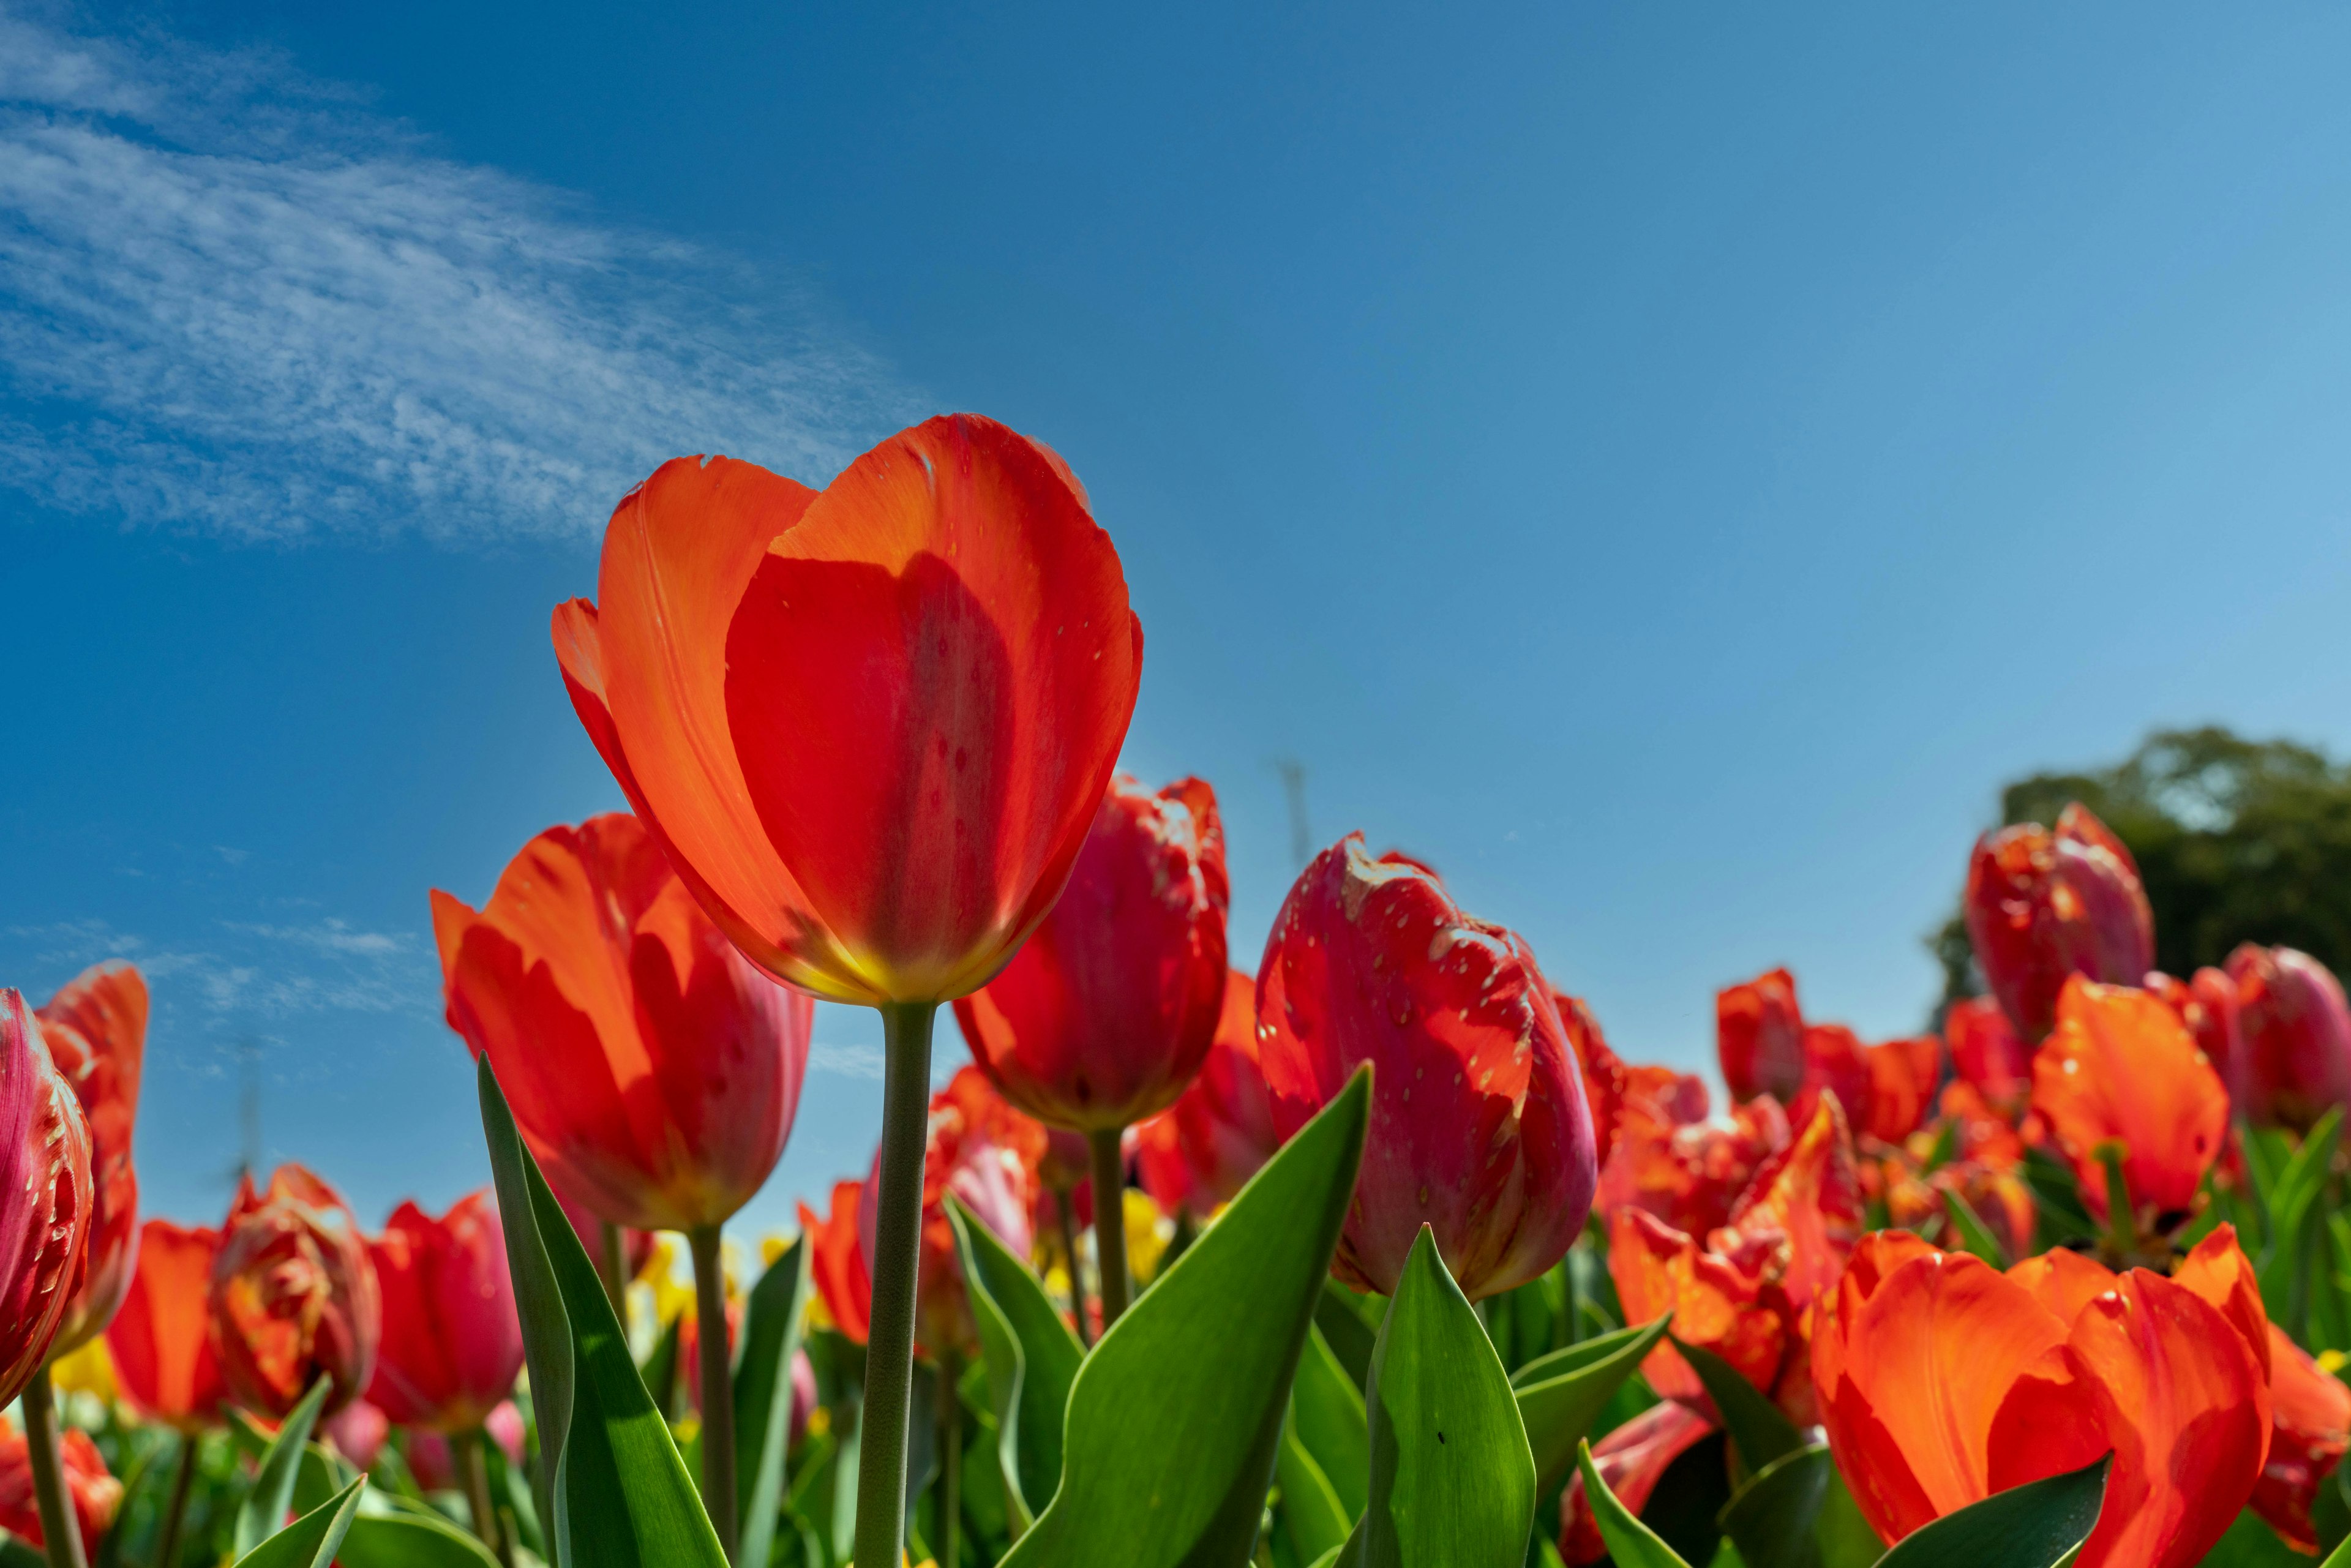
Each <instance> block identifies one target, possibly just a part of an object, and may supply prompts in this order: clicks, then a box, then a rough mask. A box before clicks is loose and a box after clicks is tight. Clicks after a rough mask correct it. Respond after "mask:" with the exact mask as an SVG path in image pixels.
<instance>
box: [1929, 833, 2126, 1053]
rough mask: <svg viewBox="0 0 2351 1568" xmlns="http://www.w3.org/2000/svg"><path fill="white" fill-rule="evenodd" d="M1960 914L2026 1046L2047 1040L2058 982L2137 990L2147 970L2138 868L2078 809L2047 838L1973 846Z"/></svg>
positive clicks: (2004, 837)
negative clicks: (2076, 979) (2075, 978)
mask: <svg viewBox="0 0 2351 1568" xmlns="http://www.w3.org/2000/svg"><path fill="white" fill-rule="evenodd" d="M1963 904H1964V906H1965V909H1966V912H1967V923H1968V937H1969V939H1970V942H1972V943H1973V944H1974V946H1975V954H1976V962H1977V964H1978V965H1979V966H1980V967H1981V968H1982V969H1983V972H1984V978H1985V979H1987V980H1988V981H1990V982H1991V990H1992V995H1994V996H1996V997H1998V998H2000V1005H2001V1007H2002V1008H2003V1009H2006V1010H2007V1012H2008V1016H2009V1019H2010V1020H2011V1022H2013V1023H2014V1024H2015V1025H2016V1028H2017V1032H2018V1033H2020V1034H2021V1035H2022V1036H2023V1037H2024V1039H2025V1040H2028V1041H2037V1040H2040V1039H2041V1037H2042V1036H2043V1035H2045V1034H2047V1033H2048V1032H2049V1030H2050V1026H2051V1024H2052V1023H2053V1021H2054V1019H2055V1013H2056V1007H2057V998H2058V994H2059V992H2060V991H2061V990H2062V989H2063V988H2064V984H2065V979H2066V977H2068V976H2070V975H2082V976H2085V977H2088V978H2090V979H2092V980H2097V981H2101V982H2104V983H2105V984H2108V985H2122V986H2136V985H2137V984H2139V983H2140V982H2141V980H2142V979H2144V978H2145V977H2146V975H2147V970H2149V969H2151V968H2153V967H2155V915H2154V912H2153V910H2152V909H2151V908H2150V907H2149V906H2148V904H2147V891H2146V889H2145V888H2143V887H2142V886H2141V885H2140V884H2139V878H2138V863H2137V862H2136V861H2134V860H2132V859H2131V852H2130V851H2129V850H2127V849H2126V848H2124V847H2123V841H2121V840H2120V839H2118V838H2116V837H2115V835H2114V834H2113V832H2111V831H2109V830H2108V829H2107V827H2106V825H2105V823H2104V822H2101V821H2098V819H2097V818H2096V817H2095V816H2093V815H2091V813H2090V811H2089V810H2088V809H2087V808H2085V806H2083V805H2082V804H2081V803H2080V802H2079V801H2075V802H2074V803H2073V804H2072V805H2069V806H2067V807H2066V808H2065V810H2064V811H2063V812H2061V813H2060V814H2059V815H2058V818H2057V827H2056V830H2055V831H2050V830H2049V829H2046V828H2043V826H2041V824H2040V823H2038V822H2026V823H2023V824H2022V825H2020V826H2017V827H2013V828H2002V829H2001V830H2000V831H1998V832H1993V833H1986V834H1985V835H1984V836H1983V837H1982V838H1980V839H1979V840H1978V841H1976V847H1975V853H1974V855H1973V857H1972V858H1971V859H1970V861H1969V863H1968V884H1967V892H1966V894H1965V895H1964V899H1963Z"/></svg>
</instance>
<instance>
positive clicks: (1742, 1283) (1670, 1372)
mask: <svg viewBox="0 0 2351 1568" xmlns="http://www.w3.org/2000/svg"><path fill="white" fill-rule="evenodd" d="M1760 1251H1761V1249H1758V1248H1740V1249H1736V1250H1734V1251H1731V1252H1729V1253H1728V1254H1725V1253H1721V1252H1716V1251H1713V1250H1711V1249H1707V1248H1703V1247H1700V1246H1699V1245H1698V1241H1697V1240H1696V1239H1693V1238H1692V1237H1690V1236H1687V1235H1686V1234H1684V1233H1683V1232H1681V1231H1679V1230H1677V1229H1675V1228H1672V1227H1671V1226H1669V1225H1667V1224H1665V1223H1664V1222H1663V1221H1661V1220H1658V1219H1656V1218H1653V1217H1651V1216H1650V1215H1648V1214H1646V1213H1644V1212H1643V1211H1641V1210H1640V1209H1637V1208H1620V1209H1618V1210H1617V1211H1616V1212H1615V1213H1614V1215H1613V1216H1612V1217H1611V1218H1610V1219H1609V1224H1608V1272H1609V1274H1610V1276H1611V1278H1612V1280H1613V1281H1614V1284H1615V1287H1616V1299H1617V1301H1618V1302H1619V1303H1620V1304H1621V1305H1622V1306H1623V1307H1624V1309H1625V1322H1626V1324H1627V1325H1628V1326H1629V1325H1632V1324H1635V1323H1646V1322H1654V1321H1656V1319H1657V1318H1659V1317H1662V1316H1664V1315H1665V1314H1667V1313H1668V1312H1670V1313H1672V1314H1673V1319H1674V1325H1673V1335H1674V1338H1675V1339H1677V1340H1678V1341H1680V1342H1681V1343H1684V1344H1687V1345H1695V1346H1696V1347H1698V1349H1700V1350H1708V1351H1712V1352H1713V1353H1714V1354H1717V1355H1719V1356H1720V1357H1721V1358H1722V1359H1723V1360H1724V1361H1726V1362H1728V1363H1729V1364H1730V1365H1731V1367H1732V1368H1733V1369H1734V1370H1736V1371H1737V1372H1738V1373H1740V1375H1742V1376H1744V1377H1745V1378H1746V1379H1747V1381H1748V1382H1750V1383H1752V1384H1753V1385H1755V1386H1756V1387H1758V1388H1761V1389H1763V1390H1764V1391H1766V1392H1767V1393H1768V1392H1769V1391H1770V1390H1771V1388H1772V1387H1773V1386H1775V1385H1777V1384H1778V1382H1779V1379H1780V1366H1781V1363H1782V1360H1783V1359H1784V1357H1785V1355H1786V1353H1787V1347H1788V1335H1789V1332H1790V1327H1791V1325H1790V1322H1789V1319H1790V1317H1791V1316H1792V1313H1791V1312H1790V1310H1789V1307H1788V1301H1787V1297H1786V1296H1785V1295H1784V1294H1783V1293H1782V1291H1780V1290H1779V1288H1778V1287H1777V1286H1775V1285H1771V1284H1769V1283H1767V1282H1766V1281H1764V1279H1763V1273H1762V1259H1761V1257H1760V1256H1759V1255H1758V1254H1759V1252H1760ZM1641 1371H1642V1374H1643V1375H1644V1376H1646V1378H1647V1379H1648V1383H1649V1386H1650V1387H1651V1388H1652V1389H1654V1390H1655V1391H1656V1393H1657V1394H1658V1395H1659V1396H1662V1397H1664V1398H1667V1399H1678V1400H1681V1401H1683V1402H1685V1403H1687V1404H1688V1405H1691V1406H1694V1407H1697V1408H1699V1409H1704V1410H1711V1409H1712V1406H1711V1405H1710V1404H1709V1403H1708V1399H1707V1396H1706V1388H1705V1385H1703V1384H1701V1383H1699V1382H1698V1374H1697V1373H1695V1372H1693V1371H1691V1370H1690V1366H1689V1364H1688V1362H1687V1361H1686V1360H1684V1359H1683V1357H1682V1354H1681V1353H1680V1352H1678V1351H1677V1350H1676V1349H1675V1348H1674V1347H1673V1346H1672V1345H1670V1344H1660V1345H1658V1346H1657V1348H1656V1349H1655V1350H1653V1351H1651V1352H1650V1353H1649V1355H1648V1359H1647V1360H1646V1361H1645V1362H1644V1363H1643V1364H1642V1366H1641Z"/></svg>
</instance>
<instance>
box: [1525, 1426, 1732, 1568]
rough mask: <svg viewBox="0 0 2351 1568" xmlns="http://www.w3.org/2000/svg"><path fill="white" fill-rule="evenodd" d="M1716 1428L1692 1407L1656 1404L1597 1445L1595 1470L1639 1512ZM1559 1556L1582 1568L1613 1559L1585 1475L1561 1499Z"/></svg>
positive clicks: (1618, 1496) (1575, 1478)
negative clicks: (1674, 1468) (1670, 1470)
mask: <svg viewBox="0 0 2351 1568" xmlns="http://www.w3.org/2000/svg"><path fill="white" fill-rule="evenodd" d="M1714 1430H1715V1425H1714V1423H1713V1422H1712V1421H1709V1420H1708V1419H1707V1418H1706V1417H1705V1416H1700V1415H1698V1414H1697V1413H1696V1412H1695V1411H1693V1410H1691V1409H1690V1408H1689V1407H1688V1406H1685V1405H1677V1404H1675V1403H1673V1402H1672V1401H1670V1400H1668V1401H1667V1403H1665V1404H1663V1405H1657V1406H1651V1407H1650V1408H1649V1409H1647V1410H1645V1411H1643V1412H1642V1413H1641V1414H1640V1415H1638V1416H1634V1417H1633V1418H1632V1419H1631V1420H1630V1421H1627V1422H1625V1424H1624V1425H1623V1426H1621V1427H1617V1428H1616V1429H1615V1430H1614V1431H1613V1432H1611V1433H1609V1434H1608V1435H1607V1436H1606V1437H1603V1438H1601V1439H1600V1441H1599V1442H1597V1443H1595V1444H1593V1446H1592V1468H1593V1469H1595V1470H1597V1471H1599V1472H1600V1479H1602V1480H1604V1481H1605V1482H1607V1483H1608V1490H1610V1491H1611V1492H1614V1494H1615V1496H1616V1500H1617V1501H1618V1502H1621V1503H1623V1504H1624V1505H1625V1507H1626V1508H1627V1509H1629V1510H1631V1511H1633V1512H1634V1513H1635V1514H1638V1513H1639V1512H1640V1511H1641V1510H1643V1509H1645V1508H1646V1507H1647V1506H1648V1505H1649V1496H1650V1494H1651V1493H1653V1492H1655V1491H1656V1490H1657V1482H1658V1480H1659V1479H1662V1478H1663V1477H1664V1475H1665V1473H1666V1470H1667V1468H1668V1467H1670V1466H1671V1465H1672V1464H1673V1462H1674V1461H1675V1460H1676V1459H1678V1458H1681V1457H1682V1455H1684V1454H1685V1453H1687V1452H1688V1451H1689V1450H1690V1449H1691V1448H1695V1447H1696V1446H1697V1445H1698V1443H1699V1442H1700V1441H1701V1440H1703V1439H1704V1438H1705V1437H1708V1435H1709V1434H1711V1433H1712V1432H1713V1431H1714ZM1559 1512H1560V1521H1561V1522H1560V1533H1559V1554H1560V1556H1561V1557H1562V1558H1564V1559H1565V1560H1566V1561H1567V1562H1569V1563H1573V1564H1576V1565H1577V1568H1583V1564H1587V1563H1598V1562H1600V1561H1602V1560H1603V1559H1604V1558H1606V1557H1607V1555H1608V1543H1607V1542H1605V1541H1604V1540H1602V1539H1601V1536H1600V1526H1599V1525H1598V1523H1597V1522H1595V1521H1593V1517H1592V1501H1591V1500H1590V1499H1589V1498H1587V1497H1586V1496H1585V1495H1584V1492H1583V1471H1582V1470H1581V1469H1578V1470H1577V1471H1576V1473H1575V1474H1574V1475H1573V1476H1571V1477H1570V1478H1569V1479H1568V1483H1567V1490H1566V1492H1565V1494H1564V1495H1563V1496H1562V1498H1561V1500H1560V1511H1559Z"/></svg>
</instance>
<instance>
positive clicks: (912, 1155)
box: [855, 1002, 938, 1568]
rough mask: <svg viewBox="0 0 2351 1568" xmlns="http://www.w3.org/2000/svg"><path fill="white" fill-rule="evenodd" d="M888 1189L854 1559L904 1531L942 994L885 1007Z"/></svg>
mask: <svg viewBox="0 0 2351 1568" xmlns="http://www.w3.org/2000/svg"><path fill="white" fill-rule="evenodd" d="M881 1010H882V1038H883V1070H882V1148H881V1152H880V1155H878V1157H877V1160H876V1165H877V1167H878V1169H877V1172H876V1174H877V1176H878V1179H879V1183H880V1187H881V1190H880V1192H879V1193H878V1194H877V1196H876V1198H875V1208H876V1210H877V1212H876V1214H875V1217H874V1227H873V1270H872V1281H873V1305H872V1312H871V1313H870V1314H869V1315H868V1318H867V1328H866V1339H865V1409H864V1414H863V1415H862V1416H861V1417H860V1420H859V1438H858V1454H857V1553H856V1557H855V1563H856V1568H897V1563H898V1555H899V1551H900V1547H901V1545H902V1543H903V1542H904V1537H905V1509H906V1412H907V1407H908V1406H909V1404H910V1403H911V1396H912V1394H913V1389H914V1289H915V1284H916V1281H917V1280H918V1278H919V1273H920V1268H921V1263H922V1239H923V1155H924V1152H925V1147H926V1145H928V1143H929V1141H930V1119H931V1026H932V1024H933V1023H934V1022H935V1020H936V1019H937V1015H938V1004H937V1003H935V1002H905V1003H889V1004H885V1005H884V1006H883V1008H882V1009H881Z"/></svg>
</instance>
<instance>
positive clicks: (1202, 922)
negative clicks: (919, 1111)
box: [955, 774, 1228, 1132]
mask: <svg viewBox="0 0 2351 1568" xmlns="http://www.w3.org/2000/svg"><path fill="white" fill-rule="evenodd" d="M1227 898H1228V893H1227V884H1226V881H1225V839H1224V829H1223V827H1222V825H1221V823H1220V822H1219V821H1218V819H1217V797H1216V793H1215V791H1214V790H1212V789H1209V788H1208V786H1207V784H1205V783H1203V782H1202V781H1200V780H1199V779H1181V780H1179V781H1177V782H1176V783H1174V784H1171V785H1169V786H1168V787H1167V788H1166V789H1162V790H1160V791H1159V792H1158V793H1156V794H1154V793H1152V792H1151V791H1150V790H1147V789H1144V787H1143V786H1142V785H1140V784H1137V783H1136V782H1135V781H1134V779H1129V778H1127V777H1126V776H1125V775H1123V774H1121V775H1119V776H1118V777H1116V778H1114V779H1112V780H1111V784H1110V789H1109V792H1108V793H1106V794H1105V795H1104V796H1103V797H1102V806H1101V808H1100V809H1099V810H1097V811H1096V812H1095V813H1094V820H1093V827H1092V831H1090V832H1089V833H1088V834H1087V835H1086V841H1085V847H1084V848H1083V849H1081V851H1079V852H1078V859H1077V864H1076V866H1075V868H1074V869H1073V870H1071V873H1070V881H1069V885H1068V886H1067V887H1066V888H1065V889H1064V890H1063V891H1062V894H1061V900H1060V902H1058V903H1057V904H1054V905H1053V907H1052V910H1051V912H1050V914H1048V915H1046V916H1045V918H1044V920H1043V921H1042V923H1040V925H1038V927H1037V929H1036V930H1035V931H1034V932H1033V933H1031V934H1030V936H1029V940H1028V941H1027V942H1026V943H1024V944H1023V945H1022V946H1021V948H1020V951H1019V953H1017V954H1016V955H1014V956H1013V959H1012V961H1011V962H1010V963H1009V964H1008V965H1006V966H1005V967H1004V970H1003V972H1002V973H1001V974H999V975H998V976H997V977H995V978H994V979H992V980H990V981H989V982H988V983H987V985H986V986H985V987H983V988H981V989H979V990H977V991H975V992H973V993H972V994H971V995H970V996H967V997H965V998H961V999H960V1000H958V1001H957V1002H956V1005H955V1012H956V1022H957V1023H958V1024H959V1025H961V1026H962V1029H963V1034H964V1039H965V1040H966V1041H967V1042H968V1043H969V1044H970V1046H971V1054H972V1060H973V1061H974V1062H976V1063H977V1065H978V1067H979V1069H980V1071H983V1072H985V1073H987V1077H988V1081H989V1082H992V1083H994V1084H995V1085H996V1087H997V1090H998V1092H1000V1093H1001V1094H1002V1095H1003V1096H1004V1097H1005V1098H1006V1099H1007V1100H1008V1101H1010V1102H1011V1103H1013V1104H1014V1105H1016V1106H1018V1107H1019V1109H1021V1110H1023V1111H1026V1112H1027V1113H1029V1114H1030V1115H1031V1116H1034V1117H1036V1118H1037V1119H1038V1120H1040V1121H1041V1122H1046V1123H1049V1124H1052V1125H1054V1126H1057V1127H1071V1128H1074V1129H1076V1130H1078V1131H1080V1132H1095V1131H1100V1130H1102V1129H1108V1128H1117V1127H1124V1126H1128V1125H1130V1124H1134V1123H1136V1122H1140V1121H1142V1120H1143V1119H1144V1117H1146V1116H1152V1115H1155V1114H1157V1113H1159V1112H1161V1111H1164V1110H1165V1109H1167V1107H1169V1106H1170V1105H1172V1104H1174V1103H1175V1100H1176V1097H1177V1096H1179V1095H1180V1094H1182V1093H1183V1092H1184V1090H1185V1087H1186V1085H1187V1084H1189V1083H1190V1082H1191V1081H1192V1079H1193V1077H1194V1075H1196V1073H1197V1072H1198V1071H1199V1070H1200V1063H1201V1061H1202V1060H1203V1059H1204V1058H1205V1057H1206V1056H1207V1052H1208V1044H1209V1041H1210V1040H1212V1039H1213V1038H1214V1037H1215V1035H1216V1032H1217V1018H1218V1015H1219V1013H1220V1011H1221V1009H1222V1007H1223V1004H1224V996H1225V976H1226V968H1225V905H1226V902H1227Z"/></svg>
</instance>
